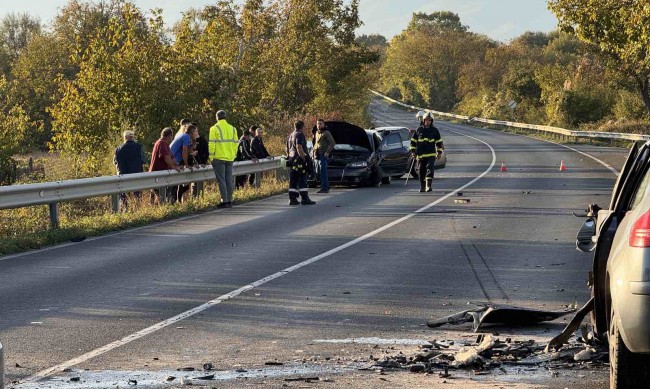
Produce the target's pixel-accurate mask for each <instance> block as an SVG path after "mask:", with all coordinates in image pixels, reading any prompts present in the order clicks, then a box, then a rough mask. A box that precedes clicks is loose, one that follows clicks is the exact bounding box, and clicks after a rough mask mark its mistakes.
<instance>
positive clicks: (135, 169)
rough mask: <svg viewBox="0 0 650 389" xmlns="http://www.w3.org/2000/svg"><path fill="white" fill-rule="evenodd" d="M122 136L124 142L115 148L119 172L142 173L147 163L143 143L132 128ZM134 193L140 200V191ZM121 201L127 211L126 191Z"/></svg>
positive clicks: (115, 160) (116, 164)
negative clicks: (136, 138)
mask: <svg viewBox="0 0 650 389" xmlns="http://www.w3.org/2000/svg"><path fill="white" fill-rule="evenodd" d="M122 136H123V137H124V143H123V144H122V145H121V146H119V147H118V148H116V149H115V154H114V155H113V163H114V164H115V167H116V168H117V174H119V175H123V174H134V173H142V172H143V171H144V169H143V167H142V165H144V164H145V163H146V158H145V156H144V150H142V145H141V144H140V143H137V142H136V141H135V134H134V133H133V131H131V130H127V131H124V133H123V134H122ZM133 194H134V195H135V197H136V198H137V199H138V200H139V199H140V192H135V193H133ZM120 203H121V205H120V208H121V209H122V210H123V211H126V209H127V207H128V198H127V195H126V193H120Z"/></svg>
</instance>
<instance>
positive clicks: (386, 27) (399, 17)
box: [0, 0, 556, 41]
mask: <svg viewBox="0 0 650 389" xmlns="http://www.w3.org/2000/svg"><path fill="white" fill-rule="evenodd" d="M134 2H135V4H136V5H137V6H138V7H140V8H141V9H144V10H148V9H151V8H154V7H157V8H162V9H163V10H164V18H165V22H167V23H169V24H173V23H174V22H175V21H176V20H178V18H179V17H180V14H181V12H183V11H185V10H187V9H189V8H191V7H196V8H200V7H202V6H204V5H206V4H214V3H216V0H212V1H209V0H184V1H178V0H135V1H134ZM238 2H243V0H238ZM66 3H67V0H23V1H20V2H18V1H7V0H0V17H3V16H4V15H6V14H7V13H9V12H28V13H31V14H34V15H37V16H39V17H40V18H41V20H42V21H43V22H48V21H50V20H52V18H53V17H54V15H55V14H56V12H57V9H58V8H60V7H61V6H63V5H65V4H66ZM433 11H452V12H455V13H457V14H458V15H459V16H460V19H461V21H462V23H463V24H466V25H469V27H470V30H471V31H473V32H478V33H482V34H485V35H488V36H490V37H491V38H493V39H497V40H500V41H507V40H509V39H512V38H514V37H516V36H518V35H520V34H521V33H523V32H525V31H544V32H547V31H551V30H553V29H554V28H555V25H556V19H555V16H554V15H553V14H552V13H551V12H550V11H548V10H547V9H546V0H361V3H360V7H359V12H360V15H361V20H362V21H363V22H364V25H363V26H362V27H361V28H360V29H359V31H358V33H359V34H371V33H379V34H382V35H384V36H386V37H387V38H391V37H392V36H393V35H395V34H398V33H399V32H400V31H401V30H402V29H404V28H405V27H406V25H407V24H408V22H409V20H410V19H411V15H412V14H413V12H427V13H429V12H433Z"/></svg>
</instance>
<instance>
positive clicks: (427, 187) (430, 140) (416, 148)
mask: <svg viewBox="0 0 650 389" xmlns="http://www.w3.org/2000/svg"><path fill="white" fill-rule="evenodd" d="M422 121H423V123H424V124H423V125H421V126H420V127H419V128H418V129H417V130H415V133H413V137H412V138H411V153H413V154H414V155H415V157H416V158H417V162H418V175H419V176H420V192H431V191H432V190H433V189H432V188H431V186H432V183H433V168H434V164H435V162H436V159H439V158H440V157H441V156H442V150H444V149H445V146H444V144H443V142H442V137H441V136H440V131H438V129H437V128H436V127H435V126H434V125H433V114H432V113H431V112H427V113H425V114H424V117H423V120H422Z"/></svg>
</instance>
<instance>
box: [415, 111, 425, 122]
mask: <svg viewBox="0 0 650 389" xmlns="http://www.w3.org/2000/svg"><path fill="white" fill-rule="evenodd" d="M423 117H424V111H419V112H418V113H416V114H415V118H416V119H418V120H419V121H422V118H423Z"/></svg>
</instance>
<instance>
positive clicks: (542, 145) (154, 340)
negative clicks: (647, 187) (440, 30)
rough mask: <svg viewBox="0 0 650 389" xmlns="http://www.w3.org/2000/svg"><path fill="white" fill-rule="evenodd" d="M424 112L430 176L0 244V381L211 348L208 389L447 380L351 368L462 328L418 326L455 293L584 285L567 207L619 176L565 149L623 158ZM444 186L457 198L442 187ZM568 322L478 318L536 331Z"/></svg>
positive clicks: (136, 371) (65, 374) (538, 301)
mask: <svg viewBox="0 0 650 389" xmlns="http://www.w3.org/2000/svg"><path fill="white" fill-rule="evenodd" d="M371 108H372V113H373V115H374V117H375V120H376V121H377V125H402V126H409V127H412V126H414V125H415V120H414V119H415V117H414V114H413V113H407V112H404V111H401V110H398V109H395V108H392V107H390V106H388V105H386V104H384V103H380V102H374V103H373V105H372V107H371ZM437 125H438V126H439V127H440V128H441V133H442V135H443V137H444V141H445V144H446V149H447V153H448V163H447V167H446V168H445V169H443V170H438V171H436V178H435V181H434V192H433V193H427V194H421V193H418V192H417V188H418V186H419V184H418V183H417V182H416V181H415V180H409V182H408V185H407V186H405V185H404V184H405V180H396V181H393V183H392V184H390V185H383V186H381V187H379V188H359V189H351V188H335V189H334V190H332V191H331V192H330V193H329V194H326V195H316V194H312V198H313V199H314V200H315V201H317V205H315V206H313V207H306V206H304V207H289V206H288V198H287V196H284V195H283V196H277V197H273V198H269V199H265V200H262V201H257V202H254V203H249V204H243V205H239V206H236V207H234V208H232V209H228V210H219V211H215V212H211V213H207V214H203V215H197V216H192V217H187V218H184V219H180V220H177V221H173V222H167V223H162V224H156V225H152V226H149V227H146V228H140V229H134V230H129V231H125V232H121V233H118V234H113V235H109V236H106V237H101V238H94V239H88V240H86V241H84V242H81V243H76V244H70V245H64V246H61V247H55V248H50V249H46V250H42V251H38V252H33V253H28V254H24V255H17V256H8V257H0V296H1V298H0V342H2V344H3V345H4V347H5V353H6V357H5V358H6V362H5V364H6V375H7V376H6V380H5V382H6V383H7V386H8V387H16V388H35V387H40V388H44V387H65V388H73V387H97V388H103V387H108V388H111V387H116V386H120V387H124V386H127V385H128V380H129V379H137V380H139V386H138V387H143V386H146V385H145V384H147V383H150V384H152V385H151V386H152V387H175V386H177V385H180V380H181V378H182V377H184V376H187V375H188V374H191V373H186V372H178V371H177V369H179V368H184V367H194V368H197V369H201V367H202V366H203V364H204V363H208V362H209V363H212V364H213V366H214V368H215V369H216V370H217V377H216V379H218V380H219V381H218V385H217V384H215V382H216V381H209V382H206V383H205V384H206V385H209V386H210V385H211V386H213V387H251V386H253V387H256V386H259V387H282V386H289V387H305V386H304V385H305V382H304V381H303V382H302V383H299V382H294V381H285V379H286V378H287V377H295V376H296V375H298V376H301V375H302V376H305V375H306V376H318V377H320V378H321V381H319V382H316V383H313V382H312V383H310V384H308V385H310V386H307V387H320V386H322V387H343V386H348V387H358V388H363V387H418V386H422V387H426V386H432V385H437V384H438V383H440V382H442V381H443V380H442V379H441V378H439V377H438V376H437V375H417V374H410V373H406V372H403V373H398V372H394V373H389V374H388V375H385V376H382V375H378V374H375V373H370V372H365V371H359V370H358V368H359V367H360V366H367V365H369V363H368V361H369V356H370V355H371V354H374V355H375V356H378V355H390V354H394V353H399V352H403V353H404V354H408V353H414V352H416V351H417V343H418V342H421V341H424V340H430V339H457V340H458V339H469V338H473V337H474V336H475V335H474V334H472V333H471V332H469V327H468V326H461V327H458V328H455V327H449V328H441V329H439V330H432V329H428V328H427V327H426V326H424V323H426V321H427V319H428V318H430V317H432V316H443V315H447V314H450V313H453V312H456V311H461V310H463V309H465V307H466V303H467V302H468V301H491V302H495V303H496V302H502V303H507V304H514V305H521V306H527V307H533V308H544V309H553V310H557V309H562V308H563V307H565V306H566V305H568V304H573V303H574V302H577V303H578V304H582V303H584V302H586V300H587V297H588V290H587V288H586V285H585V282H586V274H587V271H588V269H589V266H590V257H589V256H588V255H585V254H582V253H579V252H577V251H576V250H575V249H574V238H575V233H576V231H577V229H578V228H579V226H580V225H581V223H582V220H581V219H578V218H576V217H574V216H573V215H572V212H574V211H575V212H578V211H581V210H583V209H584V208H585V206H586V205H587V204H589V203H593V202H596V203H599V204H606V203H607V202H608V200H609V192H610V190H611V187H612V185H613V183H614V180H615V175H614V174H613V173H612V171H611V170H610V169H608V168H606V167H604V166H603V165H602V164H601V163H599V162H597V161H595V160H594V159H592V158H589V157H588V156H586V155H584V154H580V153H578V152H577V151H582V152H584V153H588V154H590V155H593V156H595V157H596V158H598V159H600V160H601V161H603V162H605V163H606V164H609V165H610V166H613V167H615V168H619V167H620V166H621V165H622V163H623V160H624V158H625V155H626V153H625V150H620V149H613V148H597V147H590V146H580V147H575V149H577V150H571V149H568V148H566V147H563V146H560V145H556V144H552V143H548V142H544V141H539V140H535V139H531V138H527V137H523V136H516V135H511V134H505V133H501V132H497V131H492V130H484V129H477V128H473V127H469V126H465V125H458V124H450V123H444V122H440V123H437ZM561 160H564V162H565V164H566V166H567V171H565V172H560V171H559V163H560V161H561ZM501 161H503V162H505V164H506V166H507V172H501V171H500V166H501ZM468 183H471V185H470V186H468V187H465V186H467V184H468ZM459 188H460V189H459ZM458 190H460V191H461V192H462V194H463V196H462V198H465V199H469V200H470V202H469V203H467V204H457V203H455V202H454V200H456V199H459V198H460V197H459V196H458V194H457V193H456V192H457V191H458ZM206 303H207V304H206ZM179 315H180V316H179ZM564 323H565V321H563V320H561V319H560V320H558V321H557V322H554V323H549V324H544V325H539V326H533V327H529V328H501V327H499V328H491V329H488V331H495V332H498V333H499V334H500V336H501V337H510V336H512V337H513V338H517V337H519V338H522V339H529V338H535V339H542V340H543V339H548V338H550V337H551V336H553V335H554V334H555V333H556V332H557V331H559V330H560V329H561V328H562V327H563V324H564ZM352 338H354V339H356V341H355V342H352V341H350V339H352ZM365 338H370V339H365ZM270 362H272V363H283V365H281V366H279V365H278V366H270V365H267V364H266V363H270ZM237 369H239V372H237V371H236V370H237ZM168 376H174V377H176V378H175V379H174V380H172V381H170V382H169V383H167V382H166V381H165V379H166V377H168ZM73 377H80V378H79V381H78V382H75V381H70V378H73ZM323 377H328V378H327V379H324V378H323ZM39 379H40V380H41V381H38V380H39ZM476 380H478V381H476ZM13 381H18V382H19V383H15V384H11V382H13ZM449 383H450V384H451V385H450V386H456V387H482V386H483V385H485V387H495V385H496V386H504V387H522V388H523V387H545V388H546V387H549V388H554V387H565V386H570V387H582V386H584V387H589V388H592V389H597V388H605V387H606V383H607V374H606V371H605V370H603V369H595V370H586V371H573V370H571V371H566V372H564V371H563V372H560V373H557V372H548V371H534V370H530V371H519V372H512V371H509V372H508V374H505V373H504V374H500V375H496V374H495V375H492V376H486V377H483V376H482V377H480V379H479V378H476V377H472V376H471V374H469V375H467V374H466V375H463V373H458V377H457V379H456V380H450V381H449ZM153 384H155V385H153ZM156 385H157V386H156ZM195 385H196V381H195ZM300 385H303V386H300Z"/></svg>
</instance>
